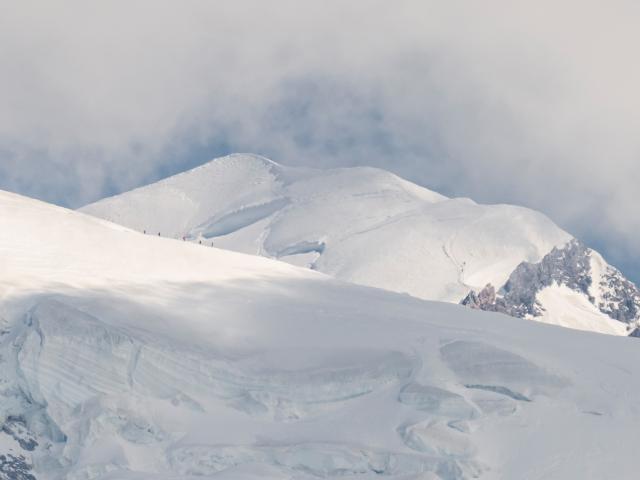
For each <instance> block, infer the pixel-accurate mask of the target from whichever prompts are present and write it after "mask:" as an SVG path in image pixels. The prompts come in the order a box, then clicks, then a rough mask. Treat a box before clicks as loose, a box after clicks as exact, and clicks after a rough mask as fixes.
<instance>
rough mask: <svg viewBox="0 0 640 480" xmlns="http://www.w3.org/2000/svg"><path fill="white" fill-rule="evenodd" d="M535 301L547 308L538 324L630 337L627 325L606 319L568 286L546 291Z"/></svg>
mask: <svg viewBox="0 0 640 480" xmlns="http://www.w3.org/2000/svg"><path fill="white" fill-rule="evenodd" d="M594 290H596V289H594ZM536 300H537V301H538V302H540V304H541V305H543V306H544V312H543V314H542V316H540V317H535V320H537V321H539V322H544V323H550V324H553V325H560V326H562V327H569V328H575V329H578V330H587V331H590V332H599V333H606V334H608V335H628V334H629V332H628V328H627V324H625V323H623V322H619V321H617V320H614V319H612V318H609V317H608V316H607V315H604V314H603V313H602V312H601V311H600V310H598V308H597V307H596V306H595V305H594V304H593V303H591V302H589V299H588V298H587V296H586V295H584V294H583V293H582V292H577V291H575V290H572V289H570V288H569V287H567V286H566V285H557V284H553V285H550V286H548V287H545V288H543V289H542V290H541V291H540V292H538V295H537V296H536Z"/></svg>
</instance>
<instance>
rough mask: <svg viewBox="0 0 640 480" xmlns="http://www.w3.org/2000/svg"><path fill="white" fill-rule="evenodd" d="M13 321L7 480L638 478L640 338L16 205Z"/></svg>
mask: <svg viewBox="0 0 640 480" xmlns="http://www.w3.org/2000/svg"><path fill="white" fill-rule="evenodd" d="M0 318H1V319H2V320H1V322H2V329H1V334H0V356H1V358H2V362H1V363H0V420H2V424H3V428H2V431H1V432H0V448H2V451H0V472H2V473H0V476H1V475H4V476H5V477H7V478H17V479H21V480H31V479H33V478H37V479H38V480H49V479H52V480H53V479H55V480H58V479H65V480H78V479H83V480H84V479H101V480H107V479H113V480H115V479H118V480H141V479H143V480H150V479H154V480H156V479H160V480H169V479H171V480H178V479H181V480H183V479H218V478H220V479H242V480H246V479H265V478H266V479H270V478H271V479H282V478H288V479H302V480H304V479H313V478H338V477H339V478H353V479H367V478H380V477H381V476H382V477H384V478H392V479H403V480H407V479H421V480H424V479H431V480H437V479H440V480H455V479H469V478H482V479H489V480H493V479H496V480H497V479H506V478H508V479H527V480H534V479H540V480H541V479H545V480H552V479H562V480H566V479H569V478H580V479H586V480H588V479H594V480H596V479H597V480H601V479H603V478H616V479H622V480H625V479H629V480H631V479H634V478H636V474H637V472H636V470H637V465H636V463H637V462H636V461H635V451H636V442H635V440H636V437H637V431H638V429H639V428H640V410H638V408H637V405H638V403H639V401H640V375H639V374H638V371H637V368H636V367H635V366H637V365H638V364H640V350H639V349H638V348H637V342H636V341H635V340H633V339H628V338H621V337H613V336H602V335H595V334H590V333H585V332H578V331H573V330H568V329H561V328H557V327H554V326H548V325H543V324H539V323H535V322H524V321H519V320H514V319H510V318H507V317H504V316H500V315H496V314H492V313H486V312H478V311H473V310H471V309H466V308H464V307H462V306H458V305H451V304H445V303H432V302H426V301H422V300H419V299H416V298H412V297H410V296H407V295H398V294H395V293H391V292H386V291H383V290H378V289H371V288H367V287H361V286H356V285H353V284H348V283H343V282H339V281H336V280H333V279H331V278H330V277H327V276H324V275H321V274H319V273H316V272H312V271H310V270H306V269H300V268H296V267H294V266H289V265H287V264H285V263H281V262H275V261H272V260H268V259H264V258H260V257H253V256H246V255H242V254H239V253H233V252H228V251H223V250H218V249H216V248H204V247H201V246H198V245H192V244H190V243H185V242H181V241H175V240H171V239H166V238H158V237H157V236H150V235H146V236H145V235H142V234H140V233H137V232H134V231H131V230H128V229H126V228H123V227H119V226H116V225H114V224H110V223H107V222H105V221H102V220H98V219H96V218H92V217H89V216H85V215H82V214H80V213H77V212H72V211H68V210H64V209H61V208H57V207H53V206H50V205H46V204H43V203H40V202H37V201H33V200H29V199H25V198H23V197H19V196H17V195H12V194H8V193H2V192H0ZM8 472H13V473H8ZM16 472H17V473H16Z"/></svg>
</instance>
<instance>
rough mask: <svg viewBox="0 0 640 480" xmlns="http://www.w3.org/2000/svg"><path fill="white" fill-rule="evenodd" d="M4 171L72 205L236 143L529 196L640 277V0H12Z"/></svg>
mask: <svg viewBox="0 0 640 480" xmlns="http://www.w3.org/2000/svg"><path fill="white" fill-rule="evenodd" d="M0 8H1V11H2V13H1V14H0V65H2V75H0V188H4V189H9V190H14V191H18V192H21V193H24V194H27V195H31V196H36V197H39V198H43V199H45V200H49V201H54V202H56V203H60V204H64V205H67V206H72V207H76V206H80V205H82V204H84V203H87V202H89V201H92V200H95V199H97V198H100V197H102V196H105V195H108V194H112V193H116V192H119V191H122V190H126V189H129V188H131V187H134V186H137V185H140V184H143V183H146V182H149V181H152V180H156V179H158V178H160V177H162V176H164V175H168V174H171V173H175V172H178V171H180V170H183V169H185V168H188V167H192V166H195V165H196V164H198V163H203V162H204V161H206V160H208V159H210V158H212V157H214V156H216V155H221V154H225V153H230V152H233V151H251V152H256V153H261V154H264V155H266V156H269V157H271V158H273V159H274V160H276V161H280V162H282V163H285V164H292V165H313V166H321V167H328V166H343V165H374V166H379V167H382V168H386V169H389V170H392V171H394V172H396V173H398V174H400V175H402V176H404V177H407V178H409V179H411V180H413V181H416V182H418V183H420V184H422V185H425V186H427V187H430V188H433V189H435V190H439V191H441V192H443V193H445V194H449V195H459V196H469V197H472V198H474V199H475V200H477V201H482V202H506V203H517V204H522V205H527V206H530V207H533V208H536V209H539V210H542V211H544V212H545V213H547V214H548V215H550V216H551V217H552V218H553V219H554V220H555V221H557V222H558V223H559V224H560V225H562V226H563V227H565V228H567V229H568V230H569V231H571V232H572V233H574V234H575V235H577V236H579V237H582V238H583V239H585V240H586V241H587V242H589V243H591V244H592V245H594V246H596V247H598V248H600V249H602V250H603V251H604V253H605V254H606V255H607V256H608V257H609V258H610V259H611V260H612V261H613V262H614V263H618V264H623V265H622V266H624V267H625V270H626V271H627V273H631V274H632V276H634V277H635V278H636V279H640V263H634V259H637V258H638V257H640V243H639V242H638V241H637V240H636V239H637V238H638V236H639V235H640V215H639V214H638V213H637V207H636V204H637V200H638V199H637V197H638V185H639V184H640V166H638V160H639V159H640V135H639V132H640V89H638V85H640V63H638V62H637V61H636V58H635V57H636V56H637V46H638V45H639V44H640V30H639V29H638V28H637V25H636V24H637V19H638V18H640V5H639V4H638V3H637V2H633V1H612V2H600V1H598V2H590V1H581V2H578V1H566V0H564V1H559V2H557V1H554V2H552V1H548V0H543V1H537V2H533V1H527V2H519V1H491V0H490V1H487V2H473V1H471V0H467V1H459V0H449V1H447V2H437V1H430V0H423V1H403V0H399V1H394V2H388V1H385V2H383V1H376V0H367V1H364V0H362V1H361V0H355V1H349V2H342V1H334V0H328V1H324V2H306V1H302V2H301V1H279V0H276V1H270V2H263V1H259V0H254V1H242V0H240V1H234V2H212V1H184V2H173V1H167V2H163V1H151V0H146V1H135V0H134V1H127V2H124V1H112V2H83V1H64V2H55V3H51V2H49V3H46V2H35V1H24V2H8V1H6V2H0Z"/></svg>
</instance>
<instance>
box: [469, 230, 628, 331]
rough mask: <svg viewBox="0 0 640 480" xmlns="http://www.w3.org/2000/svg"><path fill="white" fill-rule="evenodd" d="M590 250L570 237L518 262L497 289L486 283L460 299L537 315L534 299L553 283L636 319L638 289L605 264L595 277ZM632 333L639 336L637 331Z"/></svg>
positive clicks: (618, 316) (619, 316)
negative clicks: (544, 252) (536, 258)
mask: <svg viewBox="0 0 640 480" xmlns="http://www.w3.org/2000/svg"><path fill="white" fill-rule="evenodd" d="M594 254H595V252H594V251H593V250H591V249H590V248H588V247H586V246H585V245H584V244H583V243H582V242H580V241H579V240H575V239H574V240H572V241H571V242H569V243H567V244H566V245H565V246H563V247H561V248H558V247H556V248H554V249H553V250H552V251H551V252H549V253H548V254H547V255H546V256H545V257H544V258H543V259H542V260H541V261H540V262H539V263H528V262H522V263H521V264H520V265H518V267H516V269H515V270H514V271H513V273H512V274H511V275H510V276H509V279H508V280H507V282H506V283H505V284H504V285H503V286H502V288H500V289H499V290H498V291H496V288H495V287H494V286H493V285H491V284H488V285H487V286H485V287H484V288H483V289H482V290H480V291H479V292H474V291H471V292H469V294H468V295H467V296H466V297H465V298H464V299H463V300H462V302H461V303H462V305H466V306H468V307H470V308H475V309H479V310H486V311H490V312H500V313H505V314H507V315H510V316H512V317H518V318H527V317H539V316H541V315H542V314H543V313H544V306H543V305H542V304H541V303H540V302H539V301H538V293H539V292H540V291H541V290H542V289H544V288H546V287H549V286H551V285H554V284H555V285H562V286H566V287H568V288H570V289H571V290H573V291H576V292H579V293H581V294H583V295H585V297H586V298H587V299H588V300H589V302H590V303H592V304H593V305H595V306H596V307H597V308H598V310H600V312H602V313H603V314H605V315H607V316H608V317H610V318H612V319H614V320H618V321H620V322H624V323H627V324H633V323H634V322H636V321H638V319H639V318H640V291H639V290H638V288H637V287H636V286H635V285H634V284H633V283H632V282H630V281H629V280H627V279H626V278H624V276H623V275H622V274H621V273H620V272H619V271H618V270H616V269H615V268H613V267H611V266H609V265H606V268H605V269H604V271H603V272H600V273H599V274H598V275H597V277H596V273H595V272H594V271H593V268H592V256H593V255H594ZM594 277H596V278H594ZM635 332H637V330H635V331H634V333H635ZM632 335H633V334H632ZM634 336H640V332H638V333H637V334H635V335H634Z"/></svg>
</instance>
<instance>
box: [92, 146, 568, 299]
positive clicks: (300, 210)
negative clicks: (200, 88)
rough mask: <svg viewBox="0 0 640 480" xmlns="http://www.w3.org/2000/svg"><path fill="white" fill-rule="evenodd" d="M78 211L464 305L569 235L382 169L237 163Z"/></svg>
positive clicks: (532, 217)
mask: <svg viewBox="0 0 640 480" xmlns="http://www.w3.org/2000/svg"><path fill="white" fill-rule="evenodd" d="M82 211H84V212H86V213H89V214H92V215H95V216H97V217H101V218H104V219H107V220H110V221H113V222H116V223H119V224H122V225H126V226H128V227H130V228H133V229H135V230H138V231H143V230H147V232H153V233H157V232H161V233H162V235H164V236H169V237H173V238H182V237H186V238H188V239H191V240H197V241H202V242H204V243H207V244H211V242H213V244H214V245H216V246H219V247H221V248H226V249H230V250H235V251H240V252H245V253H251V254H260V255H263V256H267V257H271V258H277V259H280V260H284V261H285V262H289V263H292V264H296V265H300V266H311V267H312V268H314V269H315V270H319V271H321V272H324V273H327V274H329V275H332V276H334V277H336V278H339V279H341V280H346V281H349V282H354V283H358V284H362V285H368V286H373V287H379V288H384V289H387V290H392V291H395V292H406V293H409V294H411V295H413V296H416V297H419V298H424V299H429V300H443V301H452V302H459V301H460V300H461V299H462V298H463V297H464V296H465V295H466V294H467V293H468V292H469V290H470V289H472V288H476V289H477V288H482V287H484V286H485V285H486V284H487V283H493V284H494V285H502V284H503V283H504V282H505V281H506V280H507V278H508V277H509V274H510V273H511V272H512V271H513V270H514V269H515V267H516V266H517V265H518V264H519V263H520V262H522V261H530V262H537V261H539V260H540V259H541V258H542V257H543V256H544V255H545V254H546V253H548V252H549V251H550V250H551V249H552V248H553V247H554V246H557V245H561V244H563V243H565V242H566V241H568V240H569V239H570V236H569V235H568V234H567V233H566V232H564V231H562V230H561V229H559V228H558V227H557V226H555V225H554V224H553V223H552V222H551V221H550V220H549V219H547V218H546V217H545V216H543V215H541V214H539V213H537V212H534V211H532V210H528V209H525V208H520V207H514V206H509V205H478V204H476V203H474V202H473V201H471V200H469V199H461V198H456V199H449V198H446V197H444V196H443V195H440V194H438V193H435V192H431V191H429V190H427V189H425V188H422V187H419V186H417V185H415V184H412V183H410V182H408V181H406V180H403V179H401V178H399V177H397V176H395V175H393V174H391V173H389V172H386V171H383V170H378V169H374V168H345V169H335V170H311V169H301V168H292V167H285V166H282V165H279V164H276V163H274V162H272V161H270V160H267V159H265V158H263V157H259V156H256V155H245V154H237V155H230V156H228V157H223V158H220V159H217V160H214V161H212V162H210V163H208V164H205V165H203V166H201V167H198V168H196V169H193V170H190V171H188V172H185V173H182V174H179V175H176V176H174V177H171V178H168V179H166V180H162V181H160V182H158V183H155V184H152V185H149V186H146V187H142V188H139V189H136V190H133V191H131V192H128V193H125V194H122V195H118V196H116V197H112V198H108V199H105V200H102V201H99V202H97V203H95V204H92V205H89V206H87V207H84V208H83V209H82Z"/></svg>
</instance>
